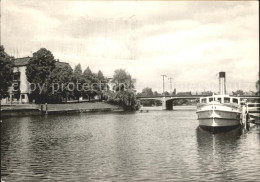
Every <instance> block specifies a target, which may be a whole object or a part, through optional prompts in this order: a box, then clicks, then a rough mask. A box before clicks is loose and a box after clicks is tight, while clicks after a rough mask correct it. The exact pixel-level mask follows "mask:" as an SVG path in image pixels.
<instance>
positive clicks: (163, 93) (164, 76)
mask: <svg viewBox="0 0 260 182" xmlns="http://www.w3.org/2000/svg"><path fill="white" fill-rule="evenodd" d="M161 76H162V77H163V93H162V94H164V77H167V76H166V75H161Z"/></svg>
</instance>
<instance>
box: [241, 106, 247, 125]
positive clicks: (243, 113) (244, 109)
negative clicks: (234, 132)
mask: <svg viewBox="0 0 260 182" xmlns="http://www.w3.org/2000/svg"><path fill="white" fill-rule="evenodd" d="M246 115H247V113H246V104H245V103H242V125H243V127H244V129H246V122H247V121H246Z"/></svg>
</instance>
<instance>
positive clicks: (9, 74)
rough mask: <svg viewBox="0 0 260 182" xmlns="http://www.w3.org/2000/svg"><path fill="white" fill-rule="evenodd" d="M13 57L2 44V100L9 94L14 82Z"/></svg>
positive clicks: (0, 71) (0, 61)
mask: <svg viewBox="0 0 260 182" xmlns="http://www.w3.org/2000/svg"><path fill="white" fill-rule="evenodd" d="M13 66H14V63H13V57H10V56H9V55H8V54H7V53H6V52H5V50H4V47H3V46H2V45H0V100H1V99H2V98H6V97H7V96H8V95H9V92H8V88H9V87H10V86H11V85H12V82H13Z"/></svg>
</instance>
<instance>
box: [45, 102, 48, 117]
mask: <svg viewBox="0 0 260 182" xmlns="http://www.w3.org/2000/svg"><path fill="white" fill-rule="evenodd" d="M45 114H46V115H47V114H48V104H47V103H45Z"/></svg>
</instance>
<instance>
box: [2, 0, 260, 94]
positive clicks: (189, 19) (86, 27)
mask: <svg viewBox="0 0 260 182" xmlns="http://www.w3.org/2000/svg"><path fill="white" fill-rule="evenodd" d="M258 13H259V3H258V1H222V2H217V1H212V2H209V1H199V2H198V1H197V2H196V1H106V2H104V1H97V2H94V1H69V0H67V1H61V0H54V1H50V0H49V1H44V2H40V1H33V0H30V1H28V0H22V1H21V0H19V1H14V0H1V15H2V16H1V43H2V45H4V47H5V51H6V52H7V53H8V54H10V55H13V56H15V57H25V56H32V53H33V52H36V51H37V50H39V49H40V48H42V47H44V48H47V49H48V50H50V51H51V52H52V53H53V55H54V57H55V58H56V59H59V60H60V61H63V62H68V63H70V65H71V66H72V67H73V68H74V66H75V65H77V64H78V63H80V64H81V66H82V69H83V70H84V69H85V68H87V66H89V67H90V69H91V70H92V71H93V72H98V70H101V71H102V72H103V73H104V75H105V76H107V77H112V76H113V73H114V70H116V69H119V68H122V69H125V70H126V71H127V72H128V73H130V74H131V75H132V77H133V78H135V79H136V89H137V91H141V90H142V89H143V88H145V87H151V88H152V89H153V91H155V90H156V91H159V92H161V91H162V89H163V88H162V87H163V79H162V76H161V75H163V74H164V75H167V77H166V78H165V89H164V90H166V91H171V90H172V89H173V88H176V90H177V92H178V91H192V92H195V91H198V92H200V91H205V90H206V91H207V90H213V91H215V90H218V76H217V73H218V72H220V71H225V72H226V76H227V78H226V80H227V87H228V91H232V90H238V89H243V90H245V91H247V90H253V91H255V90H256V89H255V82H256V81H257V80H258V74H259V23H258V22H259V16H258ZM169 78H173V80H172V82H173V83H172V88H170V82H169Z"/></svg>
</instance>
